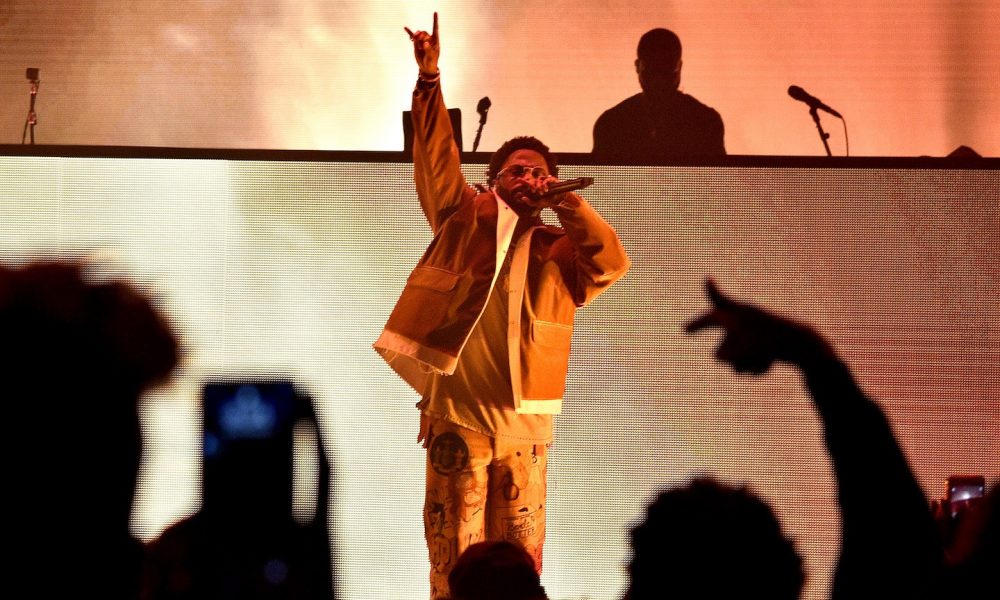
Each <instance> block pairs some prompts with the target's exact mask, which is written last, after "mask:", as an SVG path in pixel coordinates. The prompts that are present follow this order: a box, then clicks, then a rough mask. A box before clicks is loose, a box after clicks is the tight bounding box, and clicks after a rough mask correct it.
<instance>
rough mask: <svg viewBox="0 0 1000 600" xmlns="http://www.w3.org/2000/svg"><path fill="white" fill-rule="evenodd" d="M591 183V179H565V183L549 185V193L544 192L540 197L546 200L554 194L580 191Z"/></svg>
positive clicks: (592, 181)
mask: <svg viewBox="0 0 1000 600" xmlns="http://www.w3.org/2000/svg"><path fill="white" fill-rule="evenodd" d="M593 183H594V178H593V177H577V178H576V179H567V180H566V181H560V182H557V183H553V184H551V185H550V186H549V191H547V192H545V193H544V194H542V195H541V196H540V197H541V198H547V197H548V196H555V195H556V194H564V193H566V192H575V191H576V190H582V189H583V188H585V187H587V186H589V185H591V184H593Z"/></svg>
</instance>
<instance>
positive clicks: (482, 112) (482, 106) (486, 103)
mask: <svg viewBox="0 0 1000 600" xmlns="http://www.w3.org/2000/svg"><path fill="white" fill-rule="evenodd" d="M491 106H493V103H492V102H490V99H489V97H488V96H483V97H482V99H480V100H479V104H477V105H476V112H477V113H479V122H480V123H485V122H486V113H487V112H489V110H490V107H491Z"/></svg>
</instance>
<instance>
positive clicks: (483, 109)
mask: <svg viewBox="0 0 1000 600" xmlns="http://www.w3.org/2000/svg"><path fill="white" fill-rule="evenodd" d="M491 106H493V103H492V102H490V99H489V97H488V96H483V97H482V98H480V100H479V104H477V105H476V112H477V113H479V129H477V130H476V139H475V140H474V141H473V142H472V151H473V152H475V151H476V150H477V149H478V148H479V138H481V137H482V136H483V125H486V113H488V112H489V111H490V107H491Z"/></svg>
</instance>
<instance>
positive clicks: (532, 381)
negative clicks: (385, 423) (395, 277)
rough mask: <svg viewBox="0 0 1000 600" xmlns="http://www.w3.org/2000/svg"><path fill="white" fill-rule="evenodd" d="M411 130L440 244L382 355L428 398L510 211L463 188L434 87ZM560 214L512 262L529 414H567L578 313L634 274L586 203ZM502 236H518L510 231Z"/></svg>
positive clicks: (521, 406) (458, 343)
mask: <svg viewBox="0 0 1000 600" xmlns="http://www.w3.org/2000/svg"><path fill="white" fill-rule="evenodd" d="M413 121H414V130H415V131H414V148H413V156H414V165H413V166H414V179H415V181H416V187H417V195H418V197H419V198H420V203H421V206H422V207H423V210H424V215H425V216H426V217H427V220H428V222H429V223H430V225H431V228H432V229H433V231H434V239H433V241H431V244H430V246H428V247H427V250H426V251H425V252H424V255H423V257H422V258H421V259H420V262H419V263H418V264H417V266H416V268H415V269H414V270H413V272H412V273H411V274H410V277H409V278H408V279H407V282H406V287H405V288H404V289H403V293H402V295H401V296H400V298H399V300H398V301H397V302H396V307H395V308H394V309H393V311H392V314H391V315H390V316H389V321H388V322H387V323H386V325H385V328H384V329H383V331H382V334H381V336H379V338H378V340H377V341H376V342H375V344H374V347H375V349H376V351H378V352H379V354H381V355H382V357H383V358H385V360H386V361H387V362H388V363H389V365H390V366H392V368H393V369H394V370H395V371H396V372H397V373H398V374H399V375H400V376H401V377H402V378H403V379H404V380H405V381H406V382H407V383H409V384H410V385H411V386H412V387H413V388H414V389H415V390H416V391H417V392H418V393H421V394H422V393H423V392H424V387H425V383H426V380H427V375H428V374H429V373H430V372H439V373H445V374H451V373H454V371H455V367H456V365H457V364H458V360H459V357H460V356H461V352H462V348H463V347H464V345H465V342H466V340H467V339H468V337H469V334H470V333H471V332H472V330H473V328H474V327H475V325H476V323H477V322H478V320H479V317H480V315H481V314H482V312H483V310H484V308H485V306H486V301H487V299H488V298H489V294H490V292H491V290H492V288H493V286H494V283H495V278H496V273H497V271H498V270H499V264H500V262H499V261H498V256H502V251H503V250H505V249H504V248H498V245H499V244H498V220H500V219H499V218H498V215H499V213H500V211H501V210H502V208H503V207H504V205H503V204H502V200H500V199H499V198H498V197H496V196H495V195H494V194H493V193H491V192H478V191H477V190H476V189H475V188H473V187H471V186H469V185H468V184H467V183H466V181H465V178H464V177H463V176H462V173H461V170H460V163H459V155H458V149H457V148H456V147H455V144H454V142H453V138H452V131H451V123H450V121H449V119H448V113H447V109H446V108H445V105H444V100H443V98H442V96H441V89H440V86H439V85H437V84H436V83H435V84H426V83H423V82H421V83H420V84H419V85H418V86H417V89H416V90H415V91H414V94H413ZM553 210H554V211H555V212H556V214H557V215H558V217H559V221H560V223H561V224H562V227H561V228H560V227H552V226H547V225H544V224H542V223H541V221H538V222H537V223H536V224H534V226H532V227H531V228H530V229H529V230H528V231H527V232H525V233H524V234H523V235H522V236H521V237H520V239H519V240H518V241H517V246H516V248H514V256H513V257H512V262H511V269H510V295H509V296H508V302H509V305H508V308H509V317H508V318H509V321H510V322H509V323H508V335H507V346H508V350H509V354H510V374H511V387H512V389H513V392H514V403H515V408H516V409H517V411H518V412H521V413H558V412H559V410H560V407H561V404H562V396H563V391H564V389H565V385H566V371H567V367H568V365H569V352H570V341H571V338H572V335H573V317H574V314H575V312H576V309H577V307H580V306H584V305H585V304H587V303H588V302H590V301H591V300H592V299H594V298H595V297H596V296H597V295H598V294H599V293H601V292H602V291H604V289H606V288H607V287H608V286H610V285H611V284H612V283H614V281H615V280H617V279H618V278H619V277H621V276H622V275H624V274H625V272H626V271H627V270H628V267H629V259H628V256H626V254H625V250H624V248H623V247H622V245H621V242H620V241H619V240H618V236H617V235H616V234H615V231H614V229H612V228H611V226H610V225H608V224H607V223H606V222H605V221H604V220H603V219H602V218H601V216H600V215H598V214H597V212H596V211H594V209H593V208H591V207H590V205H589V204H587V202H586V201H585V200H584V199H583V198H581V197H579V196H577V195H576V194H564V196H563V199H562V201H561V202H560V204H559V206H557V207H555V208H554V209H553ZM511 213H512V211H505V215H507V214H511ZM514 218H515V220H516V216H515V217H514ZM501 229H503V230H512V229H513V226H512V225H511V224H510V223H509V222H507V223H503V224H501ZM500 237H501V239H502V238H503V235H502V232H501V235H500ZM500 243H501V244H502V241H501V242H500Z"/></svg>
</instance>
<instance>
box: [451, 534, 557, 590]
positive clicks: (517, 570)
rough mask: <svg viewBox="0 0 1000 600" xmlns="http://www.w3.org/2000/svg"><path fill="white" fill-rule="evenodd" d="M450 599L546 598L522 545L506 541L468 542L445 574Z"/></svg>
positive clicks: (533, 565) (532, 561)
mask: <svg viewBox="0 0 1000 600" xmlns="http://www.w3.org/2000/svg"><path fill="white" fill-rule="evenodd" d="M448 586H449V588H450V589H451V600H547V599H548V596H546V595H545V589H544V588H543V587H542V584H541V582H540V581H539V577H538V572H537V571H536V570H535V560H534V559H533V558H532V557H531V555H530V554H529V553H528V551H527V550H525V549H524V547H522V546H519V545H517V544H513V543H511V542H506V541H486V542H478V543H476V544H472V545H471V546H469V547H468V548H466V550H465V552H463V553H462V555H461V556H459V558H458V560H457V561H456V562H455V567H454V568H453V569H452V571H451V573H449V574H448Z"/></svg>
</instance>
